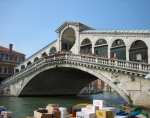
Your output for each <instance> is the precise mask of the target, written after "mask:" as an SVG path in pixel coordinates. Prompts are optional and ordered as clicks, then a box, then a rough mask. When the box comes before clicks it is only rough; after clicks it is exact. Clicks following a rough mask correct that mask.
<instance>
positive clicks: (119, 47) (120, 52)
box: [110, 39, 126, 60]
mask: <svg viewBox="0 0 150 118" xmlns="http://www.w3.org/2000/svg"><path fill="white" fill-rule="evenodd" d="M110 53H111V54H110V56H111V58H116V59H120V60H126V46H125V43H124V41H123V40H122V39H116V40H115V41H114V42H113V43H112V46H111V49H110Z"/></svg>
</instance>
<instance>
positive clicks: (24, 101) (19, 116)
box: [0, 93, 124, 118]
mask: <svg viewBox="0 0 150 118" xmlns="http://www.w3.org/2000/svg"><path fill="white" fill-rule="evenodd" d="M93 99H104V100H105V101H106V103H107V104H108V105H110V106H111V105H120V104H123V103H124V101H123V99H121V97H119V96H118V95H116V94H115V95H114V94H108V93H106V94H99V95H93V96H90V97H68V96H61V97H58V96H57V97H0V106H5V107H7V108H8V109H9V110H10V111H12V113H13V115H12V116H13V118H25V116H33V111H34V110H36V109H38V108H39V107H46V105H47V104H53V103H54V104H55V103H56V104H59V105H60V106H64V107H68V108H71V106H73V105H75V104H79V103H92V100H93Z"/></svg>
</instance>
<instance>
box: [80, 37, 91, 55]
mask: <svg viewBox="0 0 150 118" xmlns="http://www.w3.org/2000/svg"><path fill="white" fill-rule="evenodd" d="M80 53H81V54H92V42H91V40H90V39H89V38H85V39H83V40H82V42H81V44H80Z"/></svg>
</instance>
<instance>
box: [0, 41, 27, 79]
mask: <svg viewBox="0 0 150 118" xmlns="http://www.w3.org/2000/svg"><path fill="white" fill-rule="evenodd" d="M24 60H25V55H24V54H22V53H20V52H16V51H14V50H13V45H12V44H9V48H6V47H3V46H0V81H2V80H3V79H5V78H7V77H9V76H11V75H12V74H14V67H15V66H16V65H17V64H19V63H21V62H23V61H24Z"/></svg>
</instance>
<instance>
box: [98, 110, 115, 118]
mask: <svg viewBox="0 0 150 118" xmlns="http://www.w3.org/2000/svg"><path fill="white" fill-rule="evenodd" d="M96 118H114V114H113V112H112V111H105V110H97V111H96Z"/></svg>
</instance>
